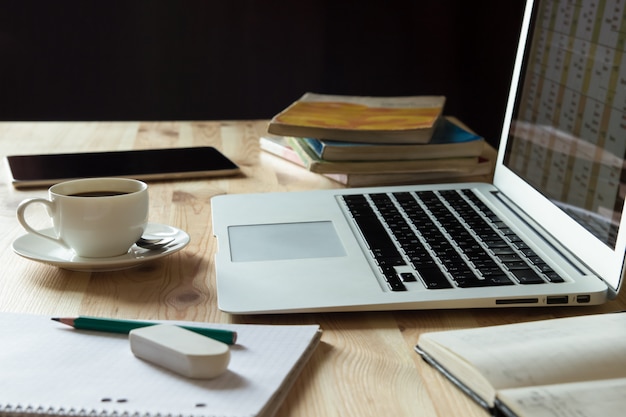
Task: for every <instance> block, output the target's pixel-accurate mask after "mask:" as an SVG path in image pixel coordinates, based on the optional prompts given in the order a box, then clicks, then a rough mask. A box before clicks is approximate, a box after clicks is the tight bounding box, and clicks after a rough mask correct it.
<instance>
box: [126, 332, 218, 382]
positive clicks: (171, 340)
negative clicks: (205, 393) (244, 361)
mask: <svg viewBox="0 0 626 417" xmlns="http://www.w3.org/2000/svg"><path fill="white" fill-rule="evenodd" d="M129 340H130V350H131V351H132V352H133V354H134V355H135V356H137V357H138V358H141V359H145V360H147V361H149V362H152V363H154V364H156V365H160V366H162V367H164V368H167V369H169V370H171V371H174V372H176V373H178V374H181V375H184V376H187V377H189V378H202V379H208V378H215V377H217V376H219V375H221V374H222V373H223V372H224V371H226V368H228V363H229V362H230V349H229V347H228V345H227V344H226V343H222V342H220V341H218V340H215V339H211V338H209V337H206V336H203V335H201V334H198V333H195V332H192V331H191V330H187V329H183V328H182V327H178V326H173V325H169V324H156V325H154V326H147V327H141V328H139V329H133V330H131V332H130V333H129Z"/></svg>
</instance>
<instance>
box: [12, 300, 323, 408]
mask: <svg viewBox="0 0 626 417" xmlns="http://www.w3.org/2000/svg"><path fill="white" fill-rule="evenodd" d="M167 323H169V324H187V325H193V326H196V327H202V326H206V327H215V328H227V329H229V330H235V331H237V333H238V340H237V344H236V345H233V346H231V360H230V364H229V366H228V370H227V371H226V373H224V374H222V375H220V376H219V377H217V378H215V379H190V378H186V377H183V376H180V375H178V374H175V373H173V372H170V371H168V370H166V369H164V368H161V367H158V366H156V365H153V364H151V363H149V362H145V361H143V360H141V359H138V358H136V357H135V356H134V355H133V354H132V353H131V350H130V343H129V341H128V336H127V335H120V334H114V333H102V332H94V331H85V330H74V329H72V328H69V327H67V326H64V325H62V324H60V323H57V322H54V321H52V320H50V317H44V316H39V315H27V314H13V313H0V334H2V335H4V336H3V343H2V349H0V369H1V370H2V378H0V414H1V415H7V416H17V415H19V416H35V415H37V416H65V415H74V416H87V415H94V416H95V415H98V416H113V415H117V416H124V415H128V416H130V415H137V416H145V417H149V416H162V417H167V416H182V415H184V416H189V417H200V416H229V417H252V416H259V417H271V416H272V415H274V414H275V412H276V410H277V409H278V407H279V406H280V404H281V403H282V400H283V398H284V397H285V396H286V395H287V393H288V391H289V388H290V387H291V385H292V384H293V382H294V381H295V379H296V377H297V376H298V374H299V372H300V370H301V369H302V367H303V366H304V365H305V364H306V361H307V360H308V358H309V357H310V355H311V354H312V353H313V351H314V349H315V347H316V346H317V344H318V342H319V339H320V329H319V326H317V325H305V326H270V325H242V324H240V325H236V324H228V325H226V324H203V323H196V322H193V323H192V322H172V321H170V322H167Z"/></svg>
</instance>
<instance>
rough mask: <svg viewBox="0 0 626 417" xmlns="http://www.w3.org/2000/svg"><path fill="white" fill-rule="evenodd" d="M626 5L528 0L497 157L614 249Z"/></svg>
mask: <svg viewBox="0 0 626 417" xmlns="http://www.w3.org/2000/svg"><path fill="white" fill-rule="evenodd" d="M625 8H626V0H594V1H579V2H572V1H566V0H562V1H558V0H549V1H537V2H536V4H535V5H534V9H535V10H533V17H532V19H533V20H532V23H531V25H530V27H531V28H532V32H531V33H529V37H528V40H527V49H526V52H525V56H524V61H523V64H522V71H521V74H522V77H521V79H520V80H519V86H518V87H519V88H518V93H517V98H516V102H515V105H514V108H513V113H512V119H511V123H510V127H509V138H508V140H507V146H506V150H505V155H504V159H503V163H504V165H505V166H506V167H508V168H509V169H510V170H511V171H513V172H514V173H515V174H517V175H519V176H520V177H521V178H522V179H523V180H524V181H526V182H527V183H528V184H529V185H530V186H532V187H533V188H535V189H537V190H538V191H539V192H540V193H541V194H542V195H544V196H545V197H546V198H548V199H549V200H551V201H552V202H553V203H554V204H556V206H558V207H559V208H560V209H561V210H562V211H563V212H565V213H567V214H568V215H569V216H571V217H572V218H573V219H574V220H575V221H576V222H577V223H578V224H580V225H582V227H584V228H585V229H586V230H587V231H589V232H590V233H591V234H592V235H593V236H595V237H597V238H598V239H599V240H600V241H601V242H603V243H604V244H605V245H606V246H608V247H609V248H610V249H612V250H615V249H616V244H617V236H618V231H619V225H620V222H621V214H622V209H623V206H624V194H625V191H626V170H625V169H624V158H625V156H626V49H625V47H626V46H625V45H626V23H625V20H624V11H625Z"/></svg>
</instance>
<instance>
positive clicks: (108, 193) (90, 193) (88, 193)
mask: <svg viewBox="0 0 626 417" xmlns="http://www.w3.org/2000/svg"><path fill="white" fill-rule="evenodd" d="M124 194H130V193H129V192H126V191H84V192H82V193H76V194H68V196H70V197H112V196H115V195H124Z"/></svg>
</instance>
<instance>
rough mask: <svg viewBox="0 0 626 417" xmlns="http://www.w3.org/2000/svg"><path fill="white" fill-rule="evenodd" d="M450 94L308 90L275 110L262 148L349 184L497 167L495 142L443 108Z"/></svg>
mask: <svg viewBox="0 0 626 417" xmlns="http://www.w3.org/2000/svg"><path fill="white" fill-rule="evenodd" d="M444 104H445V97H443V96H410V97H361V96H337V95H321V94H314V93H306V94H305V95H304V96H302V97H301V98H300V99H298V100H297V101H296V102H294V103H292V104H291V105H290V106H289V107H287V108H286V109H285V110H283V111H281V112H280V113H279V114H277V115H276V116H274V117H273V118H272V120H271V121H270V123H269V126H268V134H267V135H265V136H263V137H261V140H260V145H261V149H263V150H265V151H267V152H269V153H272V154H274V155H277V156H279V157H281V158H284V159H286V160H289V161H291V162H293V163H296V164H298V165H300V166H303V167H305V168H307V169H309V170H310V171H312V172H316V173H319V174H323V175H326V176H327V177H329V178H331V179H333V180H335V181H338V182H340V183H342V184H345V185H349V186H368V185H389V184H406V183H417V182H431V181H440V180H446V179H450V180H460V179H467V178H469V177H480V176H487V175H490V174H491V171H492V169H493V163H492V162H493V161H492V158H491V155H490V152H489V149H490V147H489V146H488V145H487V144H486V143H485V140H484V139H483V138H482V137H480V136H479V135H477V134H475V133H474V132H472V131H471V130H469V129H468V128H467V127H466V126H465V125H463V124H462V123H461V122H460V121H459V120H457V119H455V118H453V117H449V116H443V115H442V113H443V107H444Z"/></svg>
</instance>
